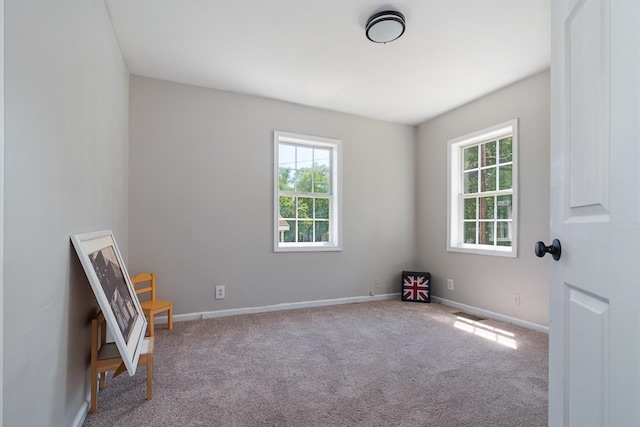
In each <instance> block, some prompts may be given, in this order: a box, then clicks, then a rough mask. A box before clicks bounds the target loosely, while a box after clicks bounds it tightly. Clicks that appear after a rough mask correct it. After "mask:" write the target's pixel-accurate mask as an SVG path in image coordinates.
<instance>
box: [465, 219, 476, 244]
mask: <svg viewBox="0 0 640 427" xmlns="http://www.w3.org/2000/svg"><path fill="white" fill-rule="evenodd" d="M464 242H465V243H471V244H475V243H476V223H475V222H465V223H464Z"/></svg>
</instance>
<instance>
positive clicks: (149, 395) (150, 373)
mask: <svg viewBox="0 0 640 427" xmlns="http://www.w3.org/2000/svg"><path fill="white" fill-rule="evenodd" d="M152 398H153V353H149V354H147V400H151V399H152Z"/></svg>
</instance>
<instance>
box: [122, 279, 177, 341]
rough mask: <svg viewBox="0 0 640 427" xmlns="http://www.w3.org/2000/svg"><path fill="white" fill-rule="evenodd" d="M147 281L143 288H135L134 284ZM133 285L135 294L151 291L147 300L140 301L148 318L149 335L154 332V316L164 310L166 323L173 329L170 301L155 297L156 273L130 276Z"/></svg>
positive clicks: (171, 304)
mask: <svg viewBox="0 0 640 427" xmlns="http://www.w3.org/2000/svg"><path fill="white" fill-rule="evenodd" d="M147 282H148V283H149V285H148V286H146V287H144V288H140V289H137V288H136V285H137V284H140V283H147ZM131 283H132V284H133V287H134V288H136V294H138V295H140V294H144V293H146V292H151V296H150V298H149V300H148V301H140V305H141V306H142V311H143V312H144V314H145V315H146V316H147V319H148V320H149V336H150V337H152V336H153V334H154V330H153V328H154V320H153V318H154V316H155V315H156V314H158V313H162V312H164V311H166V312H167V323H168V327H169V329H173V303H172V302H171V301H162V300H157V299H156V275H155V274H153V273H140V274H138V275H137V276H134V277H132V278H131Z"/></svg>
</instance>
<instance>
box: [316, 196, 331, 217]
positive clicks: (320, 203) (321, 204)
mask: <svg viewBox="0 0 640 427" xmlns="http://www.w3.org/2000/svg"><path fill="white" fill-rule="evenodd" d="M315 207H316V212H315V213H316V216H315V218H316V219H318V218H320V219H329V199H324V198H317V199H316V206H315Z"/></svg>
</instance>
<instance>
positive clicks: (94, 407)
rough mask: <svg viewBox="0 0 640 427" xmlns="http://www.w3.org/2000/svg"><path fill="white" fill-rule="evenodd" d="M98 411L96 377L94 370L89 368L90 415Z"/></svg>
mask: <svg viewBox="0 0 640 427" xmlns="http://www.w3.org/2000/svg"><path fill="white" fill-rule="evenodd" d="M97 410H98V376H97V374H96V372H95V368H94V367H93V366H92V367H91V413H92V414H93V413H94V412H96V411H97Z"/></svg>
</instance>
